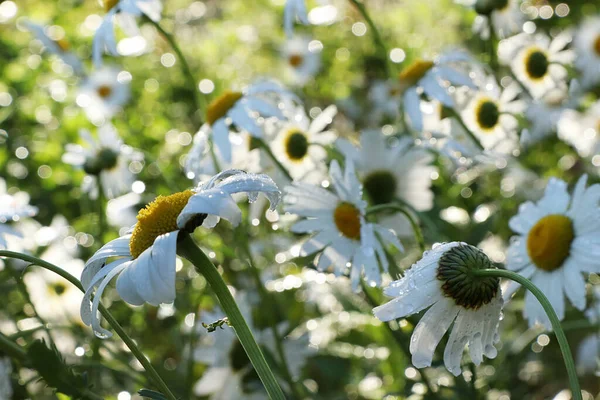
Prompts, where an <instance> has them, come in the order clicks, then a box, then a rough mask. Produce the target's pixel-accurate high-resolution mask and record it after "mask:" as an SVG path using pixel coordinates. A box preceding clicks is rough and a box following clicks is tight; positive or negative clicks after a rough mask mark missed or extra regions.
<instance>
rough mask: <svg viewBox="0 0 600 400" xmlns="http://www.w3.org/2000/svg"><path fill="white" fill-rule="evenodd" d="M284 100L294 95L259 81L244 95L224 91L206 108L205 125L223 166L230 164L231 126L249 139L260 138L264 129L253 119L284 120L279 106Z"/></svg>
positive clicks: (243, 93) (277, 86)
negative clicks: (258, 117)
mask: <svg viewBox="0 0 600 400" xmlns="http://www.w3.org/2000/svg"><path fill="white" fill-rule="evenodd" d="M287 97H294V95H293V94H292V93H290V92H288V91H287V90H286V89H284V88H283V87H281V86H280V85H278V84H277V83H275V82H269V81H262V82H257V83H255V84H252V85H250V86H249V87H248V88H247V89H246V90H245V91H244V92H234V91H230V90H226V91H225V92H223V93H222V94H221V95H220V96H219V97H217V98H216V99H214V100H213V101H212V102H211V103H210V104H209V105H208V108H207V110H206V123H207V124H208V126H210V128H211V130H212V139H213V142H214V144H215V146H216V147H217V148H218V149H219V151H220V153H221V156H222V157H223V159H224V160H225V161H226V162H228V163H229V162H231V152H232V150H231V142H230V140H229V133H230V128H231V126H232V125H233V126H234V127H235V128H236V129H237V130H238V131H246V132H248V133H249V134H250V135H252V136H255V137H259V138H260V137H262V135H263V129H262V127H261V126H260V125H259V124H258V122H257V120H256V117H257V116H258V115H260V116H261V117H276V118H283V114H282V113H281V111H280V110H279V108H278V103H279V101H280V100H281V98H287ZM257 114H258V115H257ZM205 131H206V130H205Z"/></svg>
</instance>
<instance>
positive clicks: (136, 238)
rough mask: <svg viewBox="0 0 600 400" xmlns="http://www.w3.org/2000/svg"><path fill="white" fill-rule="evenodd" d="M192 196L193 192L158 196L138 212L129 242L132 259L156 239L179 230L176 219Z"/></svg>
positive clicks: (187, 191)
mask: <svg viewBox="0 0 600 400" xmlns="http://www.w3.org/2000/svg"><path fill="white" fill-rule="evenodd" d="M193 194H194V192H193V191H191V190H186V191H185V192H179V193H175V194H172V195H170V196H158V197H157V198H156V199H154V201H153V202H152V203H150V204H148V205H147V206H146V207H144V208H143V209H141V210H140V212H139V213H138V215H137V221H138V222H137V224H136V225H135V228H134V229H133V233H132V234H131V239H130V240H129V251H130V252H131V256H132V257H133V258H134V259H136V258H138V256H139V255H140V254H142V253H143V252H144V250H146V249H147V248H149V247H150V246H152V244H153V243H154V240H155V239H156V238H157V237H159V236H160V235H164V234H165V233H169V232H173V231H176V230H178V229H179V228H178V227H177V217H178V216H179V214H180V213H181V211H182V210H183V208H184V207H185V205H186V204H187V202H188V200H189V199H190V197H192V195H193Z"/></svg>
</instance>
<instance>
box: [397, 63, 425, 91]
mask: <svg viewBox="0 0 600 400" xmlns="http://www.w3.org/2000/svg"><path fill="white" fill-rule="evenodd" d="M431 68H433V61H428V60H422V59H420V58H419V59H417V60H415V61H413V63H412V64H410V65H409V66H408V67H406V68H404V69H403V70H402V72H400V74H399V75H398V79H399V80H400V82H403V83H406V84H408V86H413V85H415V84H416V83H417V82H419V80H421V78H422V77H424V76H425V74H426V73H427V71H429V70H430V69H431Z"/></svg>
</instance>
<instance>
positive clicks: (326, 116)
mask: <svg viewBox="0 0 600 400" xmlns="http://www.w3.org/2000/svg"><path fill="white" fill-rule="evenodd" d="M292 110H293V111H291V112H289V114H287V115H286V116H287V120H285V121H275V122H274V124H267V125H266V126H265V127H266V133H267V136H269V138H270V143H269V146H270V148H271V151H272V152H273V154H274V155H275V157H276V158H277V160H279V161H280V162H281V163H282V164H283V166H284V167H286V169H287V170H288V171H289V173H290V175H291V176H292V178H293V179H294V180H303V181H305V182H308V183H318V184H320V183H321V182H322V181H323V179H324V177H325V176H326V175H327V167H326V164H325V161H326V158H327V151H326V150H325V149H324V148H323V146H326V145H329V144H331V143H333V142H334V141H335V139H336V138H337V135H336V134H335V133H334V132H332V131H327V130H326V127H327V126H328V125H329V124H331V122H332V121H333V118H334V117H335V115H336V113H337V107H336V106H334V105H331V106H329V107H327V108H326V109H325V110H323V111H322V112H321V113H320V114H319V115H318V116H317V117H316V118H315V119H314V120H312V121H311V120H310V117H309V116H308V115H306V113H305V111H304V108H303V107H302V106H296V107H293V108H292ZM265 158H266V157H263V159H265ZM269 161H270V160H269ZM271 169H274V168H273V167H272V168H271ZM281 180H286V181H287V178H283V179H281ZM276 181H279V180H277V179H276ZM286 183H289V182H286Z"/></svg>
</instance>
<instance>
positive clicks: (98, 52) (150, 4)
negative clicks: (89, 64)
mask: <svg viewBox="0 0 600 400" xmlns="http://www.w3.org/2000/svg"><path fill="white" fill-rule="evenodd" d="M100 3H101V4H102V5H103V6H104V10H105V12H106V15H105V16H104V19H103V20H102V23H101V24H100V26H99V27H98V29H97V30H96V33H95V35H94V41H93V43H92V60H93V61H94V65H95V66H96V67H99V66H101V65H102V55H103V54H104V52H107V53H109V54H110V55H112V56H118V55H119V52H118V51H117V41H116V39H115V26H114V24H115V20H116V21H117V24H118V25H119V26H120V27H121V29H122V30H123V32H125V34H126V35H127V36H129V37H132V36H139V35H140V31H139V28H138V26H137V22H136V18H138V17H141V16H142V14H145V15H146V16H147V17H148V18H150V19H151V20H153V21H155V22H158V21H160V14H161V12H162V8H163V6H162V2H161V1H160V0H100Z"/></svg>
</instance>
